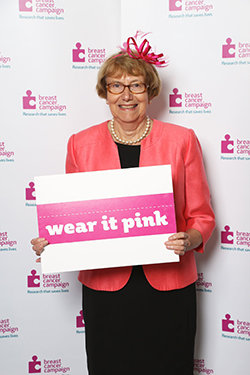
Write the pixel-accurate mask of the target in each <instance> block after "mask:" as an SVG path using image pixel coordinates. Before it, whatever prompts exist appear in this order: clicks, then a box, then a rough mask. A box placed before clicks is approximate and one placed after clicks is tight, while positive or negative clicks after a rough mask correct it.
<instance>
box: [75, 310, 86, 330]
mask: <svg viewBox="0 0 250 375" xmlns="http://www.w3.org/2000/svg"><path fill="white" fill-rule="evenodd" d="M84 332H85V323H84V319H83V311H82V310H81V311H79V315H77V317H76V333H84Z"/></svg>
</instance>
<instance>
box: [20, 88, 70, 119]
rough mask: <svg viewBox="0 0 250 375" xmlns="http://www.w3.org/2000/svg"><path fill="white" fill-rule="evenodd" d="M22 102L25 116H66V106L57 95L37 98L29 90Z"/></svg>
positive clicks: (38, 96)
mask: <svg viewBox="0 0 250 375" xmlns="http://www.w3.org/2000/svg"><path fill="white" fill-rule="evenodd" d="M22 102H23V103H22V104H23V105H22V107H23V110H25V111H24V112H23V115H24V116H66V109H67V108H66V105H64V104H60V102H59V100H58V97H57V95H44V94H43V95H40V94H38V95H36V96H35V95H34V94H33V93H32V91H31V90H27V91H26V95H24V96H23V97H22ZM26 111H28V112H26ZM32 112H33V113H32Z"/></svg>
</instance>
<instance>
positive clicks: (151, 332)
mask: <svg viewBox="0 0 250 375" xmlns="http://www.w3.org/2000/svg"><path fill="white" fill-rule="evenodd" d="M117 146H118V150H119V156H120V161H121V167H122V168H129V167H137V166H138V165H139V156H140V146H127V145H121V144H117ZM83 311H84V320H85V330H86V352H87V363H88V371H89V375H193V353H194V339H195V330H196V292H195V285H194V284H191V285H189V286H187V287H186V288H182V289H177V290H172V291H158V290H156V289H154V288H153V287H152V286H151V285H150V284H149V283H148V281H147V279H146V277H145V275H144V272H143V268H142V267H141V266H134V267H133V270H132V274H131V277H130V279H129V281H128V283H127V284H126V285H125V286H124V287H123V288H122V289H121V290H119V291H116V292H105V291H96V290H93V289H90V288H88V287H86V286H83Z"/></svg>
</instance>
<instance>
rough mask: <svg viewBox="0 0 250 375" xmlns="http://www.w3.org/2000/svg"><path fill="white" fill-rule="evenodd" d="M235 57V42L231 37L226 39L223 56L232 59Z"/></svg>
mask: <svg viewBox="0 0 250 375" xmlns="http://www.w3.org/2000/svg"><path fill="white" fill-rule="evenodd" d="M234 57H235V44H233V43H232V39H231V38H227V39H226V44H223V45H222V58H223V59H232V58H234Z"/></svg>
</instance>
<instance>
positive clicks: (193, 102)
mask: <svg viewBox="0 0 250 375" xmlns="http://www.w3.org/2000/svg"><path fill="white" fill-rule="evenodd" d="M210 107H212V103H211V102H207V101H205V100H204V94H203V93H202V92H184V93H183V94H182V93H180V92H179V89H178V88H177V87H175V88H174V89H173V93H171V94H170V95H169V108H174V109H179V108H185V111H184V110H181V111H178V110H177V111H173V110H171V109H170V111H169V113H178V114H179V113H180V114H184V113H185V114H192V113H211V110H208V109H210Z"/></svg>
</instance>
